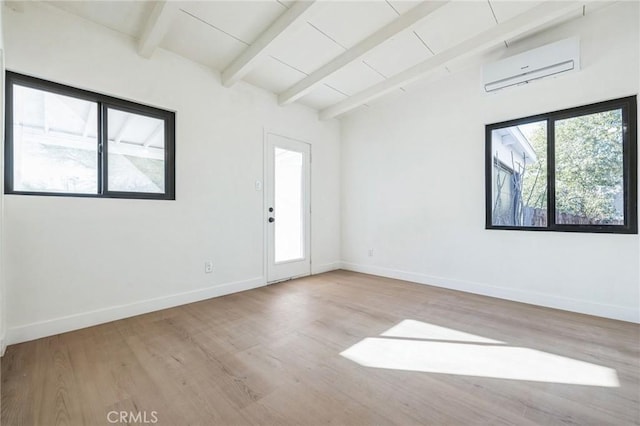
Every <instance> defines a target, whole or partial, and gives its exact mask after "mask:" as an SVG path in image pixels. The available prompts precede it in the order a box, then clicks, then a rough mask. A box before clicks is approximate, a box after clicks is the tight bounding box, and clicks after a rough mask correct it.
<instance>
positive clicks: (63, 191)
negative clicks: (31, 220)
mask: <svg viewBox="0 0 640 426" xmlns="http://www.w3.org/2000/svg"><path fill="white" fill-rule="evenodd" d="M6 94H7V101H6V122H7V123H8V125H7V127H6V138H5V140H6V145H5V193H10V194H28V195H66V196H89V197H111V198H144V199H175V194H174V187H175V184H174V175H175V161H174V158H175V155H174V132H175V130H174V129H175V125H174V120H175V114H174V113H172V112H169V111H164V110H160V109H157V108H153V107H149V106H145V105H140V104H136V103H133V102H129V101H124V100H120V99H116V98H111V97H108V96H105V95H101V94H97V93H93V92H88V91H84V90H80V89H75V88H72V87H69V86H64V85H60V84H57V83H52V82H48V81H44V80H40V79H37V78H34V77H29V76H24V75H21V74H16V73H12V72H7V78H6Z"/></svg>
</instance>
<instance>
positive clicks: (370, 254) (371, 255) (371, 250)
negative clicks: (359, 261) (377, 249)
mask: <svg viewBox="0 0 640 426" xmlns="http://www.w3.org/2000/svg"><path fill="white" fill-rule="evenodd" d="M369 257H373V249H369Z"/></svg>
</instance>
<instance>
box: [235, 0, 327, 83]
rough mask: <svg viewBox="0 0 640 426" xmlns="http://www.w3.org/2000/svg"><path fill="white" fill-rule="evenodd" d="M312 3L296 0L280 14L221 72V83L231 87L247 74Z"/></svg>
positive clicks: (313, 0)
mask: <svg viewBox="0 0 640 426" xmlns="http://www.w3.org/2000/svg"><path fill="white" fill-rule="evenodd" d="M314 3H315V0H311V1H297V2H295V3H294V4H293V5H292V6H291V7H290V8H289V9H287V11H286V12H284V13H283V14H282V15H280V16H279V17H278V19H276V20H275V21H274V22H273V24H271V26H269V28H267V29H266V30H264V31H263V32H262V34H260V35H259V36H258V38H257V39H256V40H255V41H254V42H253V43H252V44H251V45H250V46H249V47H247V48H246V49H245V50H244V51H243V52H242V53H241V54H240V55H239V56H238V57H237V58H235V59H234V60H233V62H231V64H230V65H229V66H228V67H227V68H226V69H225V70H224V71H223V72H222V84H223V85H224V86H226V87H231V86H233V85H234V84H235V83H237V82H238V81H239V80H241V79H242V78H243V77H244V76H245V75H247V74H248V73H249V72H250V71H251V70H252V69H253V67H254V66H255V64H256V63H258V61H259V60H260V59H262V58H263V57H264V56H265V55H266V54H267V51H268V50H269V47H271V46H272V45H273V43H274V42H275V41H276V39H278V38H279V37H280V36H282V34H284V33H285V32H286V31H287V30H288V29H289V28H291V27H292V26H293V25H294V24H296V23H298V22H300V21H301V20H302V18H303V16H305V15H306V13H307V11H308V10H309V9H310V8H311V6H312V5H313V4H314Z"/></svg>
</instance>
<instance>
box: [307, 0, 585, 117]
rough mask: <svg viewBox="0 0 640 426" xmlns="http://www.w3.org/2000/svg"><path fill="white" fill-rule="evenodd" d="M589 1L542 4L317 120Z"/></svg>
mask: <svg viewBox="0 0 640 426" xmlns="http://www.w3.org/2000/svg"><path fill="white" fill-rule="evenodd" d="M590 1H591V0H587V1H560V2H555V1H554V2H544V3H542V4H541V5H539V6H536V7H534V8H533V9H530V10H529V11H527V12H524V13H522V14H520V15H517V16H515V17H514V18H511V19H509V20H507V21H505V22H503V23H501V24H497V25H496V26H494V27H492V28H490V29H489V30H486V31H484V32H482V33H480V34H478V35H477V36H474V37H472V38H470V39H467V40H465V41H463V42H461V43H459V44H457V45H455V46H453V47H451V48H449V49H446V50H444V51H442V52H440V53H438V54H436V55H434V56H432V57H430V58H427V59H426V60H424V61H423V62H421V63H419V64H417V65H415V66H413V67H411V68H409V69H407V70H405V71H402V72H400V73H398V74H396V75H394V76H392V77H390V78H388V79H386V80H384V81H382V82H380V83H378V84H375V85H373V86H371V87H369V88H367V89H365V90H363V91H361V92H359V93H356V94H355V95H353V96H351V97H349V98H347V99H345V100H343V101H340V102H338V103H337V104H335V105H332V106H329V107H327V108H325V109H323V110H322V111H320V118H321V119H323V120H327V119H331V118H334V117H337V116H339V115H341V114H344V113H346V112H349V111H351V110H353V109H355V108H357V107H359V106H361V105H363V104H365V103H367V102H370V101H372V100H374V99H376V98H379V97H381V96H383V95H385V94H387V93H389V92H391V91H393V90H396V89H399V88H400V87H402V86H404V85H407V84H409V83H412V82H414V81H416V80H419V79H421V78H424V77H426V76H427V75H429V74H430V73H432V72H434V71H436V70H438V69H440V68H442V67H444V66H445V65H446V64H448V63H449V62H451V61H453V60H457V59H461V58H464V57H467V56H471V55H473V54H477V53H480V52H482V51H485V50H487V49H489V48H491V47H494V46H496V45H499V44H502V43H503V42H504V40H509V39H512V38H514V37H517V36H519V35H522V34H525V33H527V32H529V31H532V30H534V29H536V28H539V27H541V26H543V25H545V24H549V23H550V22H552V21H554V20H556V19H559V18H562V17H564V16H566V15H567V14H570V13H572V12H574V11H578V10H582V7H583V5H584V4H585V3H589V2H590Z"/></svg>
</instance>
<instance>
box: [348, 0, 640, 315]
mask: <svg viewBox="0 0 640 426" xmlns="http://www.w3.org/2000/svg"><path fill="white" fill-rule="evenodd" d="M638 16H639V13H638V2H620V3H617V4H614V5H610V6H607V7H605V8H603V9H601V10H599V11H597V12H594V13H593V14H591V15H587V16H586V17H581V18H578V19H576V20H574V21H571V22H569V23H567V24H565V25H563V26H562V27H558V28H556V29H553V30H549V31H547V32H545V33H543V34H540V35H539V36H536V37H532V38H530V39H527V40H523V41H521V42H520V43H518V44H513V45H512V47H510V49H509V51H508V52H502V53H500V52H494V54H493V55H492V56H491V57H489V58H486V60H495V59H497V58H498V56H505V55H506V54H509V55H510V54H514V53H518V52H520V51H523V50H528V49H530V48H533V47H537V46H540V45H543V44H546V43H549V42H552V41H556V40H559V39H562V38H565V37H569V36H572V35H579V36H580V37H581V41H582V48H581V49H582V66H583V70H582V71H580V72H579V73H574V74H571V75H567V76H564V77H559V78H556V79H548V80H544V81H540V82H538V83H535V84H531V85H528V86H525V87H518V88H515V89H512V90H509V91H503V92H500V93H498V94H495V95H483V94H482V93H481V89H480V80H481V75H480V69H479V67H477V66H476V67H472V68H469V69H467V70H466V71H460V72H458V73H455V74H452V75H451V76H449V77H448V78H447V79H445V80H442V81H438V82H437V83H434V84H430V85H427V86H425V87H423V88H421V89H420V90H418V91H413V92H412V91H410V92H409V93H408V94H406V95H404V96H401V97H398V98H396V99H394V100H393V101H390V102H386V103H384V102H381V103H379V104H378V105H374V106H373V107H371V108H370V109H368V110H362V111H361V112H357V113H354V114H352V115H350V116H349V117H347V118H345V119H343V120H342V144H343V150H342V179H343V180H342V229H343V233H342V254H343V260H344V267H345V268H348V269H353V270H358V271H363V272H370V273H374V274H379V275H384V276H391V277H397V278H404V279H409V280H413V281H417V282H422V283H426V284H433V285H437V286H443V287H450V288H457V289H461V290H465V291H470V292H474V293H481V294H488V295H493V296H497V297H502V298H507V299H512V300H519V301H525V302H529V303H534V304H540V305H546V306H552V307H559V308H562V309H567V310H573V311H578V312H584V313H590V314H595V315H601V316H608V317H611V318H618V319H623V320H629V321H636V322H638V321H640V313H639V312H640V307H639V299H640V291H639V287H640V284H639V283H640V276H639V271H640V265H639V263H640V244H639V243H640V241H639V238H638V235H605V234H577V233H558V232H523V231H497V230H485V229H484V221H485V201H484V200H485V198H484V197H485V189H484V176H485V175H484V167H485V164H484V162H485V159H484V146H485V141H484V125H485V124H488V123H495V122H499V121H504V120H508V119H515V118H519V117H524V116H528V115H533V114H537V113H544V112H548V111H554V110H558V109H562V108H568V107H573V106H578V105H582V104H588V103H592V102H597V101H602V100H606V99H612V98H617V97H622V96H629V95H634V94H637V93H638V84H639V68H640V66H639V57H638V55H639V51H640V46H639V39H640V37H639V34H638V28H639V27H640V25H639V22H638V21H639V19H638ZM500 50H502V51H504V49H500ZM370 248H372V249H373V250H374V256H373V257H369V256H368V250H369V249H370ZM497 259H499V260H497Z"/></svg>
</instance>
